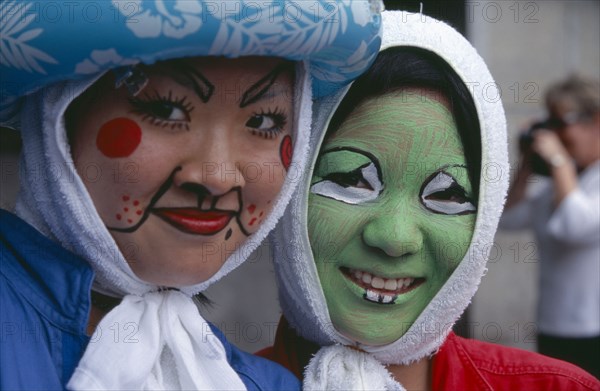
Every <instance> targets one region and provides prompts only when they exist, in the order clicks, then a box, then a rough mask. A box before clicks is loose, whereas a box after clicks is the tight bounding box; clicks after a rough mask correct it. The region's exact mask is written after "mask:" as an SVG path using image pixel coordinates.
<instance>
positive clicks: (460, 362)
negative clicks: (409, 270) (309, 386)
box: [257, 319, 600, 391]
mask: <svg viewBox="0 0 600 391" xmlns="http://www.w3.org/2000/svg"><path fill="white" fill-rule="evenodd" d="M317 349H318V346H317V345H315V344H314V343H312V342H309V341H307V340H305V339H303V338H302V337H299V336H297V335H296V333H295V332H294V330H292V329H291V328H290V327H289V326H288V325H287V322H286V321H285V319H283V320H282V322H281V323H280V325H279V327H278V329H277V334H276V336H275V345H273V346H272V347H269V348H266V349H263V350H261V351H260V352H258V353H257V354H258V355H260V356H263V357H266V358H268V359H270V360H273V361H276V362H278V363H279V364H281V365H283V366H284V367H286V368H288V369H289V370H291V371H292V372H293V373H294V374H295V375H296V376H297V377H298V378H299V379H301V378H302V372H303V370H304V367H305V366H306V365H307V364H308V361H309V360H310V357H311V356H312V354H313V353H314V352H316V351H317ZM432 373H433V379H432V388H433V390H436V391H437V390H449V391H458V390H460V391H467V390H486V391H488V390H490V391H491V390H526V391H536V390H540V391H549V390H595V391H600V381H598V379H596V378H595V377H593V376H592V375H590V374H589V373H587V372H585V371H584V370H583V369H580V368H579V367H576V366H575V365H573V364H569V363H567V362H564V361H561V360H556V359H553V358H550V357H546V356H543V355H541V354H538V353H533V352H528V351H526V350H521V349H516V348H509V347H506V346H501V345H496V344H492V343H488V342H482V341H477V340H473V339H465V338H461V337H459V336H457V335H456V334H454V333H450V335H449V336H448V338H447V339H446V341H445V342H444V344H443V345H442V347H441V348H440V350H439V351H438V352H437V353H436V354H435V356H434V357H433V363H432Z"/></svg>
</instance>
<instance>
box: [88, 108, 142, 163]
mask: <svg viewBox="0 0 600 391" xmlns="http://www.w3.org/2000/svg"><path fill="white" fill-rule="evenodd" d="M141 141H142V129H141V128H140V126H139V125H138V124H137V123H136V122H135V121H133V120H130V119H129V118H115V119H112V120H110V121H108V122H107V123H105V124H104V125H102V127H100V130H99V131H98V136H97V137H96V146H97V147H98V149H99V150H100V152H102V153H103V154H104V155H105V156H107V157H110V158H118V157H127V156H129V155H131V154H132V153H133V152H134V151H135V150H136V149H137V147H138V145H140V142H141Z"/></svg>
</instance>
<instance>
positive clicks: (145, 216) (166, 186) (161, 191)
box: [106, 166, 182, 233]
mask: <svg viewBox="0 0 600 391" xmlns="http://www.w3.org/2000/svg"><path fill="white" fill-rule="evenodd" d="M181 169H182V168H181V166H178V167H176V168H175V169H174V170H173V172H171V175H169V177H168V178H167V180H166V181H165V182H164V183H163V184H162V185H161V186H160V188H159V189H158V191H157V192H156V194H155V195H154V196H153V197H152V199H151V200H150V203H149V204H148V207H146V209H145V210H144V214H143V215H142V218H141V219H140V221H138V223H137V224H135V225H134V226H132V227H128V228H117V227H109V226H106V228H107V229H108V230H109V231H115V232H124V233H131V232H135V231H136V230H137V229H138V228H139V227H140V226H141V225H142V224H144V222H145V221H146V220H147V219H148V216H150V211H151V210H152V208H154V205H156V203H157V202H158V200H159V199H160V197H162V196H163V195H164V194H165V193H166V192H167V191H168V190H169V188H170V187H171V186H172V185H173V180H174V178H175V174H177V172H178V171H181Z"/></svg>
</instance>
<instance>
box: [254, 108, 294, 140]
mask: <svg viewBox="0 0 600 391" xmlns="http://www.w3.org/2000/svg"><path fill="white" fill-rule="evenodd" d="M252 116H253V117H256V116H265V117H270V118H272V119H273V122H274V123H275V125H274V127H273V128H271V129H269V130H260V129H254V128H249V129H248V130H249V131H250V134H252V135H253V136H260V137H263V138H265V139H267V140H272V139H273V138H275V137H276V136H277V135H278V134H279V133H281V132H282V131H283V128H284V127H285V125H287V120H288V117H287V114H286V113H285V111H284V110H283V109H281V108H279V107H275V109H268V110H266V111H265V110H264V109H261V110H260V112H254V113H253V114H252Z"/></svg>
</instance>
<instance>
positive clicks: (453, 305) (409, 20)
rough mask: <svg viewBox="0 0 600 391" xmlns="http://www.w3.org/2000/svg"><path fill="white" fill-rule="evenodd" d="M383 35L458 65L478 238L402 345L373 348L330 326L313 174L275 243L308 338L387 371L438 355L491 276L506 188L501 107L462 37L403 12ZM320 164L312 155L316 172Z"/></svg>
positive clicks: (391, 16)
mask: <svg viewBox="0 0 600 391" xmlns="http://www.w3.org/2000/svg"><path fill="white" fill-rule="evenodd" d="M383 29H384V33H383V44H382V47H381V50H384V49H387V48H390V47H396V46H412V47H419V48H423V49H427V50H430V51H432V52H434V53H436V54H437V55H438V56H440V57H441V58H443V59H444V60H446V62H448V64H450V66H452V68H453V69H454V70H455V71H456V73H457V74H458V76H459V77H460V78H461V79H462V80H463V81H464V82H465V84H466V85H467V87H468V89H469V91H470V92H471V94H472V97H473V100H474V101H475V106H476V109H477V114H478V118H479V122H480V125H481V140H482V142H481V144H482V164H481V166H482V170H481V185H480V191H479V202H478V214H477V220H476V225H475V230H474V233H473V239H472V241H471V244H470V247H469V249H468V250H467V253H466V255H465V257H464V259H463V260H462V262H461V263H460V265H459V266H458V267H457V269H456V270H455V271H454V273H453V274H452V276H451V277H450V278H449V279H448V281H447V282H446V283H445V285H444V286H443V287H442V288H441V289H440V291H439V292H438V294H437V296H435V297H434V299H433V300H432V301H431V302H430V303H429V305H428V306H427V307H426V308H425V310H423V312H422V313H421V315H420V316H419V317H418V318H417V320H416V321H415V322H414V323H413V325H412V326H411V327H410V328H409V329H408V330H407V332H406V333H405V334H404V335H403V336H402V337H401V338H399V339H398V340H397V341H395V342H393V343H390V344H388V345H384V346H377V347H374V346H367V345H361V344H357V343H355V342H353V341H350V340H348V339H347V338H345V337H344V336H342V335H340V334H339V333H338V332H337V331H336V330H335V328H334V327H333V326H332V322H331V319H330V317H329V313H328V311H327V304H326V301H325V297H324V295H323V291H322V289H321V286H320V283H319V278H318V274H317V270H316V267H315V264H314V260H313V256H312V251H311V249H310V243H309V240H308V233H307V229H306V227H307V222H306V219H307V200H308V191H309V187H310V180H311V176H312V169H311V170H308V171H307V172H306V173H305V175H304V176H303V177H302V178H301V184H300V185H299V187H298V190H297V191H296V192H295V194H294V197H293V199H292V201H291V203H290V205H289V206H288V208H287V210H286V213H285V214H284V217H283V218H282V220H281V222H280V225H279V226H278V227H277V229H276V231H274V232H273V233H272V234H271V242H272V247H273V256H274V259H275V265H276V273H277V277H278V280H279V289H280V301H281V304H282V307H283V311H284V314H285V317H286V318H287V319H288V321H289V323H290V324H291V325H292V326H293V327H294V328H295V329H297V330H298V332H299V333H300V334H301V335H302V336H303V337H304V338H306V339H309V340H311V341H314V342H316V343H318V344H320V345H325V346H326V345H332V344H335V343H339V344H345V345H355V346H356V347H357V348H359V349H362V350H364V351H366V352H369V353H371V354H372V355H373V357H375V358H376V359H378V360H379V361H380V362H381V363H383V364H409V363H412V362H415V361H417V360H419V359H421V358H424V357H426V356H429V355H431V354H433V353H435V352H436V350H437V349H438V348H439V346H440V345H441V344H442V342H443V341H444V340H445V338H446V336H447V335H448V333H449V332H450V330H451V328H452V325H453V324H454V323H455V322H456V320H457V319H458V318H459V317H460V315H461V314H462V312H463V311H464V310H465V308H466V307H467V306H468V304H469V302H470V301H471V298H472V297H473V295H474V294H475V291H476V290H477V287H478V285H479V283H480V280H481V277H482V276H483V274H484V273H485V271H486V261H487V257H488V255H489V251H490V249H491V244H492V243H493V238H494V234H495V232H496V228H497V224H498V220H499V218H500V214H501V212H502V207H503V204H504V200H505V197H506V193H507V189H508V172H509V170H508V168H509V166H508V153H507V137H506V123H505V116H504V110H503V108H502V104H501V102H500V101H499V99H493V98H495V95H493V94H491V93H489V92H488V89H491V90H493V87H494V86H495V84H494V80H493V79H492V76H491V75H490V73H489V71H488V69H487V67H486V65H485V63H484V62H483V60H482V59H481V58H480V57H479V55H478V54H477V52H476V50H475V49H474V48H473V47H472V46H471V45H470V44H469V43H468V42H467V40H466V39H465V38H464V37H462V36H461V35H460V34H459V33H457V32H456V31H455V30H453V29H452V28H451V27H449V26H448V25H446V24H444V23H442V22H439V21H437V20H435V19H432V18H430V17H423V16H422V15H419V14H411V13H405V12H397V11H392V12H384V13H383ZM342 98H343V94H338V95H337V96H336V97H335V99H337V100H333V101H332V100H329V101H324V102H323V101H322V102H317V105H315V115H314V118H313V127H314V128H315V129H321V128H323V127H327V124H328V123H329V119H330V117H331V115H332V113H331V110H332V109H335V108H336V107H337V105H338V104H339V101H340V100H341V99H342ZM320 144H321V138H319V137H313V138H311V149H310V150H311V151H314V152H315V154H316V152H317V151H318V150H319V146H320ZM315 161H316V156H315V155H313V156H312V157H311V160H310V164H311V167H314V164H315ZM367 388H368V387H367Z"/></svg>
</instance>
